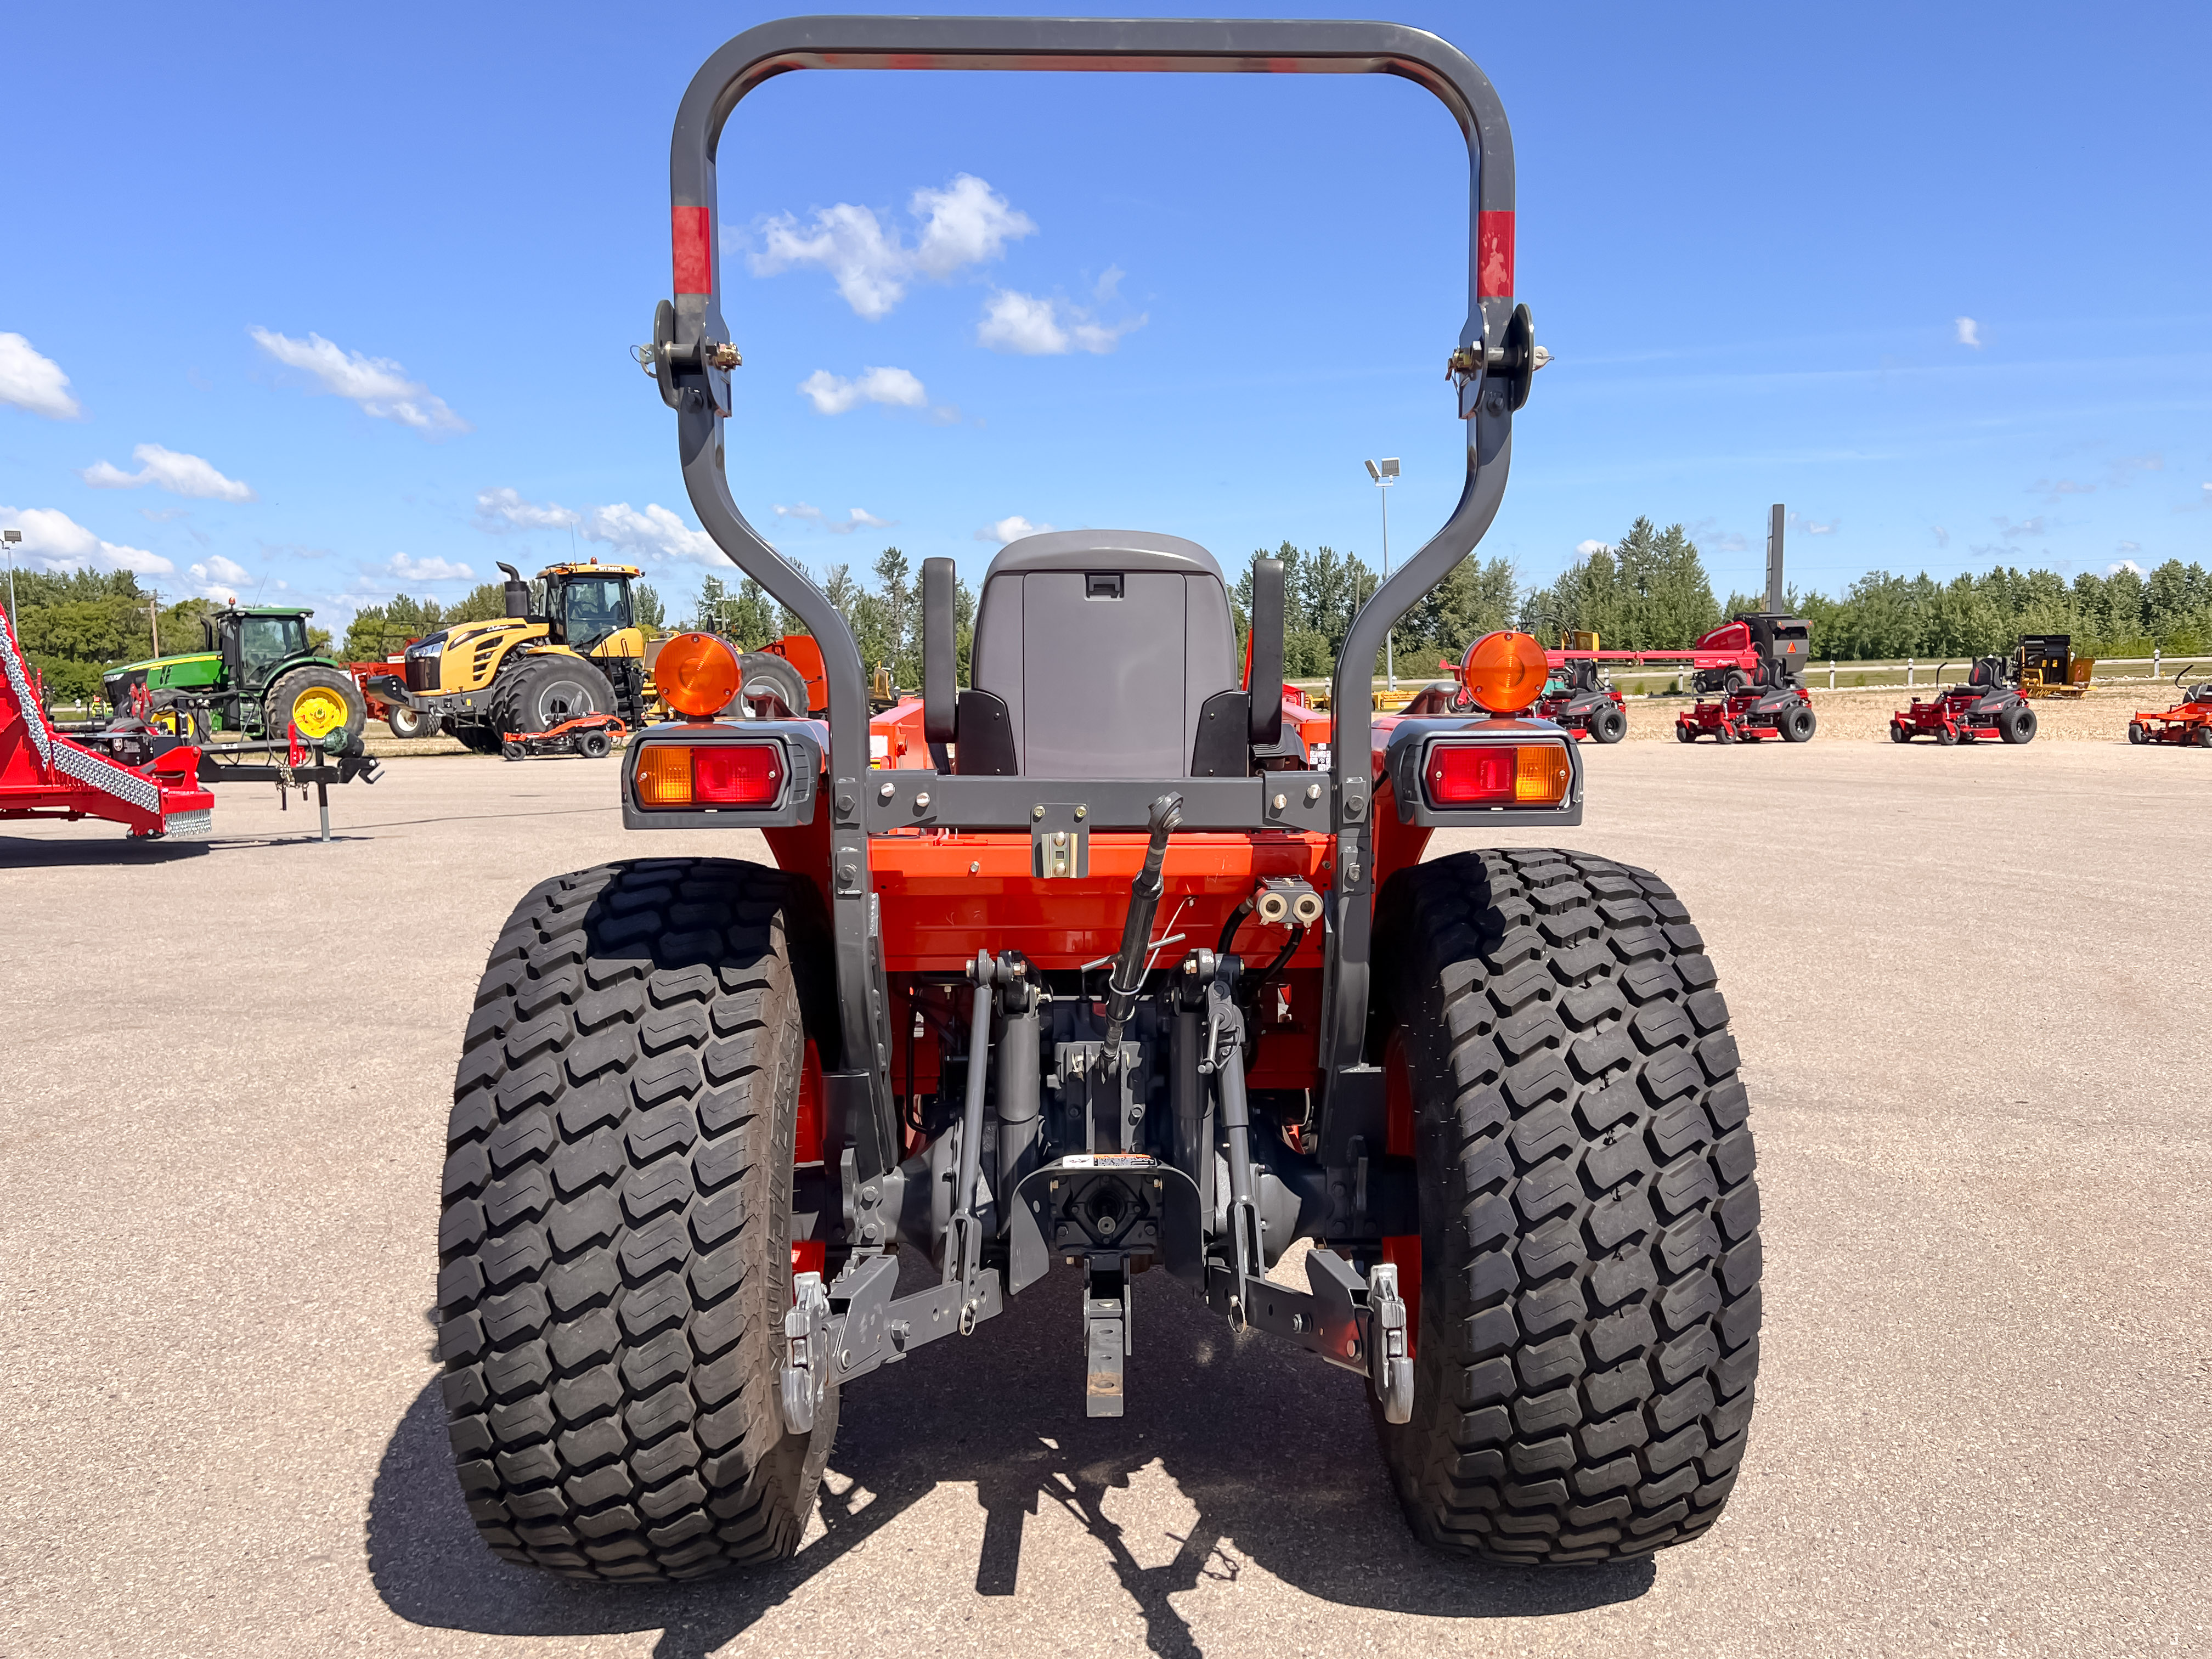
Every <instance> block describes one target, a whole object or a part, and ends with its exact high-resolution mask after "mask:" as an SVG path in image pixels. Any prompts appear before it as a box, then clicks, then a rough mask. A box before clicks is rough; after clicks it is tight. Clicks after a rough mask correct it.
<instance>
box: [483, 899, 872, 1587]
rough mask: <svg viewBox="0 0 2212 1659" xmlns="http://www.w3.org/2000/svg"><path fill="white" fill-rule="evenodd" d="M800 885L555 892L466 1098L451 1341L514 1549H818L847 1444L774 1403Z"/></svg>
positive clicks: (586, 1573) (600, 1576)
mask: <svg viewBox="0 0 2212 1659" xmlns="http://www.w3.org/2000/svg"><path fill="white" fill-rule="evenodd" d="M802 897H803V896H799V895H797V894H796V893H795V890H793V888H792V887H791V886H790V885H789V884H787V878H786V877H784V876H783V875H782V874H781V872H777V871H774V870H769V869H764V868H762V867H760V866H755V865H750V864H743V863H738V862H736V861H733V860H723V859H657V860H633V861H629V862H626V863H622V864H613V865H605V866H600V867H599V868H597V869H592V870H586V871H581V872H577V873H575V874H573V875H567V876H560V877H556V878H554V879H553V880H550V881H548V882H544V883H542V884H540V885H538V887H537V888H536V889H534V890H532V892H531V893H530V894H529V895H528V896H526V897H525V898H524V899H523V901H522V902H521V903H520V904H519V905H518V906H516V908H515V910H514V914H513V915H512V916H511V917H510V918H509V919H508V921H507V926H506V927H504V928H503V929H502V930H501V933H500V935H499V938H498V940H497V942H496V943H495V945H493V947H492V951H491V957H490V961H489V963H488V964H487V966H486V968H485V970H484V975H483V982H482V984H481V986H480V987H479V989H478V992H477V1006H476V1009H475V1012H474V1014H473V1015H472V1017H471V1019H470V1022H469V1027H468V1036H467V1038H466V1040H465V1046H464V1048H463V1053H462V1058H461V1062H460V1066H459V1072H458V1073H457V1076H456V1079H455V1082H454V1086H453V1114H452V1117H451V1120H450V1124H449V1129H448V1136H447V1158H446V1179H445V1211H444V1217H443V1220H442V1224H441V1229H440V1235H439V1246H440V1274H439V1311H440V1349H441V1356H442V1358H444V1361H445V1377H444V1391H445V1398H446V1405H447V1422H448V1427H449V1431H450V1435H451V1439H452V1443H453V1455H454V1460H455V1463H456V1467H457V1469H458V1472H459V1479H460V1483H461V1487H462V1492H463V1494H464V1496H465V1498H466V1499H467V1502H468V1505H469V1509H470V1510H471V1513H472V1514H473V1515H474V1516H475V1517H476V1522H477V1529H478V1531H479V1532H480V1533H481V1534H482V1535H483V1538H484V1541H485V1542H486V1543H488V1544H489V1546H490V1547H491V1548H492V1549H493V1551H494V1552H495V1553H497V1554H499V1555H501V1556H502V1557H504V1558H505V1559H507V1560H509V1561H513V1562H516V1563H519V1564H522V1565H534V1566H539V1567H544V1568H546V1569H548V1570H550V1571H554V1572H556V1573H558V1574H561V1575H562V1576H564V1577H571V1578H580V1579H591V1580H623V1581H636V1580H639V1579H647V1580H653V1579H679V1578H693V1577H700V1576H702V1575H703V1574H706V1573H709V1572H713V1571H717V1570H720V1569H721V1568H723V1567H726V1566H731V1565H756V1564H761V1563H766V1562H771V1561H775V1560H779V1559H783V1558H785V1557H787V1556H788V1555H790V1554H791V1553H792V1552H793V1550H794V1549H796V1548H797V1547H798V1544H799V1535H800V1533H801V1531H802V1530H803V1528H804V1526H805V1520H806V1516H807V1515H808V1513H809V1511H810V1510H811V1505H812V1503H813V1498H814V1493H815V1490H816V1488H817V1485H818V1483H819V1481H820V1480H821V1474H822V1468H823V1462H825V1461H826V1459H827V1458H828V1456H829V1446H830V1443H831V1441H832V1439H833V1437H835V1435H836V1421H837V1406H836V1395H831V1396H830V1397H829V1399H827V1400H825V1401H823V1404H822V1406H821V1407H820V1408H819V1411H818V1413H817V1422H816V1425H815V1428H814V1430H813V1431H812V1433H811V1434H809V1435H804V1436H800V1435H789V1434H787V1433H785V1431H784V1427H783V1420H782V1415H781V1408H780V1406H779V1404H778V1398H777V1396H778V1389H779V1377H778V1371H779V1368H780V1366H781V1360H782V1350H783V1346H784V1344H783V1333H782V1315H783V1312H784V1310H785V1309H786V1308H787V1307H788V1305H789V1302H790V1271H791V1269H790V1261H791V1247H790V1228H791V1184H790V1182H791V1177H790V1170H791V1167H792V1156H793V1134H794V1133H795V1129H796V1119H797V1103H798V1088H799V1071H800V1067H801V1065H802V1056H803V1054H804V1048H805V1038H804V1035H803V1029H802V1028H803V1020H802V1015H801V1009H800V995H799V988H798V982H797V975H796V973H795V971H794V968H793V954H794V950H795V949H796V951H798V953H799V954H802V955H803V954H804V953H805V950H806V949H808V948H810V947H809V946H808V945H806V944H805V943H804V942H803V941H804V939H809V938H811V934H809V933H807V931H806V929H805V927H803V926H801V925H799V924H797V923H796V922H795V921H794V919H793V915H792V912H793V908H794V907H795V906H796V905H797V904H798V903H799V902H801V901H802Z"/></svg>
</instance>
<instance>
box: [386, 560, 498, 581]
mask: <svg viewBox="0 0 2212 1659" xmlns="http://www.w3.org/2000/svg"><path fill="white" fill-rule="evenodd" d="M376 574H379V575H380V576H389V577H391V578H392V580H394V581H402V582H465V581H470V580H474V578H475V576H476V574H477V573H476V572H475V571H473V570H471V569H470V568H469V567H468V566H466V565H465V564H458V563H456V562H453V560H451V559H445V558H440V557H439V556H436V555H435V554H433V555H432V556H430V557H428V558H427V559H418V558H416V557H415V556H413V555H412V554H408V553H394V554H393V555H392V560H391V562H390V563H388V564H382V565H379V566H378V567H377V570H376Z"/></svg>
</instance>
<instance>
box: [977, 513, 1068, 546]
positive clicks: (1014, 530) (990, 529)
mask: <svg viewBox="0 0 2212 1659" xmlns="http://www.w3.org/2000/svg"><path fill="white" fill-rule="evenodd" d="M1051 529H1052V526H1050V525H1048V524H1031V523H1030V521H1029V520H1027V519H1024V517H1022V515H1021V514H1020V513H1010V514H1008V515H1007V516H1006V518H1003V519H1000V520H999V521H998V522H997V523H996V524H987V525H985V526H983V527H982V528H981V530H979V531H977V532H975V539H976V540H977V541H979V542H997V543H998V544H1000V546H1004V545H1005V544H1006V543H1008V542H1018V541H1019V540H1021V538H1023V537H1024V536H1042V535H1045V534H1047V533H1048V532H1050V531H1051Z"/></svg>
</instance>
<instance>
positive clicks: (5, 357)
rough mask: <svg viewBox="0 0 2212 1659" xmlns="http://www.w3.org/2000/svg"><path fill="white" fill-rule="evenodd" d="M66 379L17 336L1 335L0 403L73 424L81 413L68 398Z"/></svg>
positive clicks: (58, 367)
mask: <svg viewBox="0 0 2212 1659" xmlns="http://www.w3.org/2000/svg"><path fill="white" fill-rule="evenodd" d="M69 383H70V380H69V376H68V375H66V374H63V373H62V368H61V365H60V364H59V363H58V362H55V361H54V360H53V359H52V358H51V357H42V356H40V355H39V354H38V352H37V351H36V350H35V349H33V347H32V345H31V343H30V342H29V341H28V340H27V339H25V338H24V337H22V336H21V335H20V334H0V404H14V405H15V407H16V408H17V409H27V410H30V412H31V413H32V414H33V415H43V416H46V418H47V419H48V420H50V421H74V420H75V419H76V417H77V416H79V415H81V414H82V413H83V412H84V411H83V410H82V409H81V408H79V407H78V404H77V401H76V398H72V397H70V392H69Z"/></svg>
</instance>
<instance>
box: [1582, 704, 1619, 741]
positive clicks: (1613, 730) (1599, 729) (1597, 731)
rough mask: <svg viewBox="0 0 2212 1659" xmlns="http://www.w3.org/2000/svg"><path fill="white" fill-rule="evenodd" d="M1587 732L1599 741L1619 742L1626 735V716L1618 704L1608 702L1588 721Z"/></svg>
mask: <svg viewBox="0 0 2212 1659" xmlns="http://www.w3.org/2000/svg"><path fill="white" fill-rule="evenodd" d="M1589 734H1590V736H1592V737H1594V738H1596V739H1597V740H1598V741H1599V742H1600V743H1603V744H1614V743H1619V742H1620V740H1621V739H1622V738H1625V737H1626V736H1627V735H1628V716H1627V715H1626V714H1624V713H1622V712H1621V709H1620V706H1619V705H1618V704H1614V703H1608V704H1607V705H1606V707H1604V708H1601V709H1599V710H1598V711H1597V717H1596V718H1595V720H1592V721H1590V724H1589Z"/></svg>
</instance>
